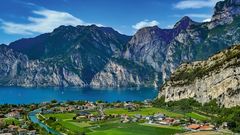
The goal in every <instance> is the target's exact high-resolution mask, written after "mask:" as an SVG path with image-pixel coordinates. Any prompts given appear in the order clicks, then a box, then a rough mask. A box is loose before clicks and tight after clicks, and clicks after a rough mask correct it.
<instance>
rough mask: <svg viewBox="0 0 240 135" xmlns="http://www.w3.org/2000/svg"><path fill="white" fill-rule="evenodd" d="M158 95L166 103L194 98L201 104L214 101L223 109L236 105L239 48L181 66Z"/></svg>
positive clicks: (239, 89)
mask: <svg viewBox="0 0 240 135" xmlns="http://www.w3.org/2000/svg"><path fill="white" fill-rule="evenodd" d="M161 96H164V97H165V100H166V101H167V102H168V101H176V100H180V99H184V98H194V99H196V100H197V101H199V102H201V103H205V102H209V101H210V100H212V99H217V101H218V103H219V104H220V105H223V106H225V107H232V106H236V105H240V99H239V97H240V46H234V47H232V48H230V49H227V50H225V51H222V52H220V53H218V54H216V55H214V56H212V57H210V58H209V59H208V60H206V61H197V62H193V63H191V64H182V65H181V66H180V67H179V68H178V69H177V70H176V71H175V72H174V73H173V74H172V75H171V77H170V80H168V81H167V82H166V83H165V84H164V85H163V87H162V88H161V90H160V92H159V96H158V97H159V98H160V97H161Z"/></svg>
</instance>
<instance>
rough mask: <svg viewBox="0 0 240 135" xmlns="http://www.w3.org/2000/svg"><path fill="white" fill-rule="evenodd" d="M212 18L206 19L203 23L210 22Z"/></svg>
mask: <svg viewBox="0 0 240 135" xmlns="http://www.w3.org/2000/svg"><path fill="white" fill-rule="evenodd" d="M210 21H211V18H207V19H204V20H203V22H210Z"/></svg>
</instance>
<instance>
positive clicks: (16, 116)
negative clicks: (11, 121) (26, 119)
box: [5, 111, 21, 119]
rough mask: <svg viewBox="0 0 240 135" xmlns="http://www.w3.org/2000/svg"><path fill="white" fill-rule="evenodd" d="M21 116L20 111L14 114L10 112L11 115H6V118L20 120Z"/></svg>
mask: <svg viewBox="0 0 240 135" xmlns="http://www.w3.org/2000/svg"><path fill="white" fill-rule="evenodd" d="M20 116H21V115H20V113H19V112H18V111H13V112H10V113H8V114H6V115H5V117H7V118H16V119H19V118H20Z"/></svg>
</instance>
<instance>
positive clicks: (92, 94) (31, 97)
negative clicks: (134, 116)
mask: <svg viewBox="0 0 240 135" xmlns="http://www.w3.org/2000/svg"><path fill="white" fill-rule="evenodd" d="M157 93H158V90H157V89H154V88H122V89H94V88H21V87H0V104H5V103H8V104H29V103H41V102H47V101H51V100H53V99H56V100H58V101H68V100H88V101H96V100H103V101H108V102H113V101H134V100H137V101H143V100H145V99H153V98H155V97H156V96H157Z"/></svg>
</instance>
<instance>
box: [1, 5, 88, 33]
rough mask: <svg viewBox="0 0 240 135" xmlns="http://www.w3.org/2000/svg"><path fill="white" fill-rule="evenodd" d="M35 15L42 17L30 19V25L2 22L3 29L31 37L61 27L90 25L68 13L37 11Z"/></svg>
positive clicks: (34, 12) (46, 10)
mask: <svg viewBox="0 0 240 135" xmlns="http://www.w3.org/2000/svg"><path fill="white" fill-rule="evenodd" d="M33 14H34V15H38V16H41V17H32V16H30V17H28V21H29V23H15V22H8V21H4V20H2V21H1V23H2V26H1V28H2V29H3V30H4V31H5V32H6V33H8V34H21V35H31V34H34V33H46V32H51V31H52V30H53V29H55V28H57V27H59V26H61V25H72V26H76V25H89V23H85V22H84V21H82V20H81V19H79V18H76V17H74V16H73V15H71V14H69V13H67V12H60V11H54V10H48V9H42V10H35V11H33Z"/></svg>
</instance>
